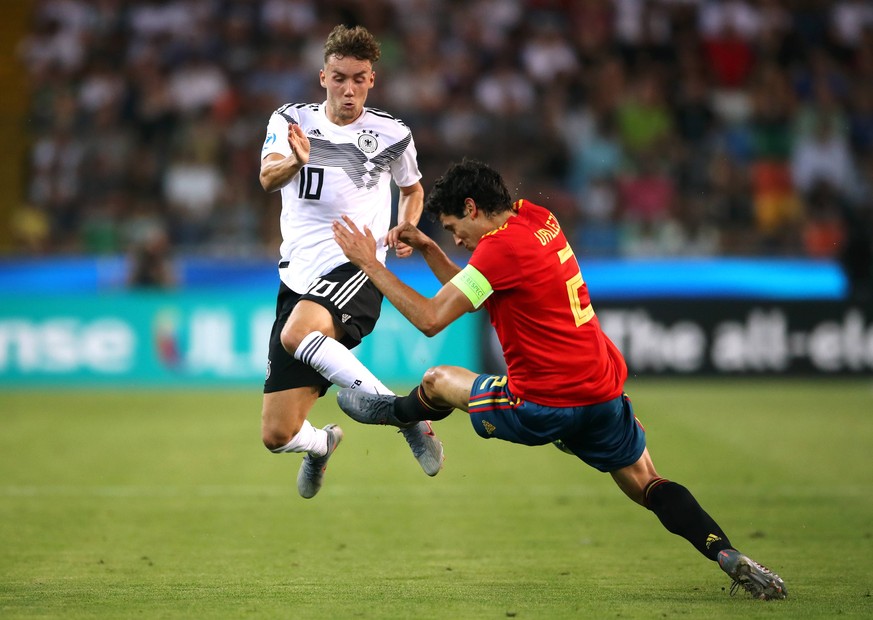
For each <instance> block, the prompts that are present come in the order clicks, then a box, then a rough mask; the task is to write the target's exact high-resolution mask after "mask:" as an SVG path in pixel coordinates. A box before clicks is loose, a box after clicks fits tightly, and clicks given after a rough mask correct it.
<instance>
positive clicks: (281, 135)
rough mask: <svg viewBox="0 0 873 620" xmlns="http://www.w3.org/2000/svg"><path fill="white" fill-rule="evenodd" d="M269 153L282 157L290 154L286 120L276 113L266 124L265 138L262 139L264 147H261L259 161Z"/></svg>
mask: <svg viewBox="0 0 873 620" xmlns="http://www.w3.org/2000/svg"><path fill="white" fill-rule="evenodd" d="M271 153H278V154H279V155H281V156H283V157H288V156H289V155H290V154H291V145H290V144H288V120H287V119H286V118H285V117H284V116H282V115H281V114H279V113H278V112H273V114H272V116H270V121H269V122H268V123H267V136H266V138H264V146H263V147H261V159H263V158H264V157H266V156H267V155H270V154H271Z"/></svg>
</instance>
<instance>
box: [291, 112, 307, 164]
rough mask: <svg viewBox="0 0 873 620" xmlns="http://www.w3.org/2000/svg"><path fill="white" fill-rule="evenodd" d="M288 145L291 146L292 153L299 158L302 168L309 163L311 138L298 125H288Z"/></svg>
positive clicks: (298, 161)
mask: <svg viewBox="0 0 873 620" xmlns="http://www.w3.org/2000/svg"><path fill="white" fill-rule="evenodd" d="M288 144H290V145H291V153H292V154H293V155H294V157H296V158H297V163H298V164H300V167H301V168H302V167H303V166H305V165H306V164H308V163H309V146H310V145H309V138H307V137H306V134H305V133H303V128H302V127H301V126H300V125H298V124H297V123H289V124H288Z"/></svg>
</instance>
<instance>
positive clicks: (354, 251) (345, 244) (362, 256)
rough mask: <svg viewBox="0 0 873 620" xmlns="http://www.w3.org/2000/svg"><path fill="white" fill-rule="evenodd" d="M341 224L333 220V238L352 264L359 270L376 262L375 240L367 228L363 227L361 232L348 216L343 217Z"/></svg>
mask: <svg viewBox="0 0 873 620" xmlns="http://www.w3.org/2000/svg"><path fill="white" fill-rule="evenodd" d="M342 217H343V222H345V225H343V222H339V221H337V220H334V222H333V224H331V228H332V229H333V238H334V239H335V240H336V242H337V245H339V246H340V249H341V250H342V251H343V254H345V255H346V258H348V259H349V260H350V261H351V262H352V264H354V265H355V266H356V267H360V268H361V269H365V268H366V267H367V265H369V264H371V263H373V262H378V261H377V259H376V238H375V237H374V236H373V233H372V232H371V231H370V229H369V228H367V227H366V226H364V231H363V232H361V231H360V230H359V229H358V227H357V226H356V225H355V223H354V222H353V221H352V219H351V218H350V217H349V216H348V215H343V216H342Z"/></svg>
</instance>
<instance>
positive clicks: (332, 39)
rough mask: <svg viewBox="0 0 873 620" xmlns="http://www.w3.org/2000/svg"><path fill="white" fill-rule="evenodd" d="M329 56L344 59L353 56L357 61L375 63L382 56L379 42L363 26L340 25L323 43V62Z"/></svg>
mask: <svg viewBox="0 0 873 620" xmlns="http://www.w3.org/2000/svg"><path fill="white" fill-rule="evenodd" d="M331 56H336V57H337V58H344V57H346V56H353V57H354V58H357V59H358V60H369V61H370V62H371V63H375V62H376V61H377V60H379V58H380V57H381V56H382V51H381V49H380V47H379V42H378V41H377V40H376V37H374V36H373V35H372V34H370V31H369V30H367V29H366V28H364V27H363V26H355V27H354V28H349V27H348V26H344V25H342V24H340V25H339V26H337V27H336V28H334V29H333V30H331V31H330V34H329V35H327V40H326V41H325V42H324V62H325V63H326V62H327V59H328V58H330V57H331Z"/></svg>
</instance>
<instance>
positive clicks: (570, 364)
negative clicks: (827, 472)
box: [333, 160, 787, 599]
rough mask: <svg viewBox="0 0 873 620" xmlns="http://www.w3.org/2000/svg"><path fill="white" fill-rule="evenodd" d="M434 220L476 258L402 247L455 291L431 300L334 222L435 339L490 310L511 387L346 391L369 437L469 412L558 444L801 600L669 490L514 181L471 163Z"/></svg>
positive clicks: (448, 384)
mask: <svg viewBox="0 0 873 620" xmlns="http://www.w3.org/2000/svg"><path fill="white" fill-rule="evenodd" d="M425 210H426V211H427V212H428V213H430V214H432V215H434V216H436V217H437V218H438V219H439V221H440V223H441V224H442V226H443V228H445V229H446V230H447V231H449V232H450V233H451V234H452V236H453V238H454V241H455V244H457V245H459V246H464V247H465V248H466V249H467V250H470V251H471V252H472V256H471V257H470V261H469V263H468V264H467V266H466V267H464V268H463V269H462V268H460V267H459V266H458V265H456V264H455V263H454V262H452V260H451V259H449V258H448V256H446V254H445V253H444V252H443V251H442V250H441V249H440V248H439V246H438V245H437V244H436V243H435V242H434V241H433V240H432V239H430V238H429V237H428V236H427V235H425V234H424V233H422V232H421V231H419V230H418V229H417V228H416V227H415V226H414V225H412V224H409V223H406V224H404V223H401V224H400V225H398V228H397V229H396V230H397V233H398V234H397V236H396V237H389V239H388V243H389V244H390V243H392V242H393V243H397V242H398V241H402V242H405V243H407V244H408V245H410V246H411V247H413V248H415V249H416V250H418V251H420V252H421V253H422V256H424V258H425V260H426V261H427V264H428V266H429V267H430V269H431V270H432V271H433V272H434V274H435V275H436V277H437V278H438V279H439V280H440V282H441V283H442V284H443V286H442V288H441V289H440V290H439V292H437V294H436V295H435V296H434V297H433V298H430V299H428V298H426V297H424V296H422V295H420V294H419V293H417V292H416V291H414V290H413V289H412V288H410V287H409V286H407V285H405V284H404V283H403V282H401V281H400V280H399V279H398V278H397V277H396V276H394V275H393V274H392V273H391V272H390V271H388V270H387V269H386V268H385V267H384V265H382V264H381V263H380V262H379V261H378V260H377V258H376V240H375V238H374V237H373V235H372V233H371V232H370V231H369V230H368V229H367V228H364V229H363V230H359V229H358V228H357V226H355V224H354V223H353V222H352V221H351V219H349V218H346V217H344V218H343V222H339V221H335V222H334V223H333V232H334V238H335V239H336V241H337V243H338V244H339V245H340V247H341V248H342V250H343V252H344V253H345V255H346V256H347V257H348V259H349V260H350V261H351V262H352V263H354V264H355V265H356V266H358V267H359V268H360V269H361V270H362V271H363V272H364V273H365V274H366V275H367V276H368V277H369V278H370V280H371V282H373V284H375V285H376V287H377V288H378V289H379V290H381V291H382V293H383V294H384V295H385V296H386V297H387V298H388V300H389V301H390V302H391V303H392V304H393V305H394V306H395V307H396V308H397V309H398V310H399V311H400V312H401V313H402V314H403V315H404V316H405V317H406V318H407V319H408V320H409V321H410V322H411V323H412V324H413V325H415V326H416V327H417V328H418V329H419V330H421V331H422V332H423V333H424V334H426V335H428V336H432V335H434V334H436V333H438V332H439V331H440V330H442V329H443V328H444V327H446V326H447V325H448V324H449V323H451V322H452V321H454V320H455V319H457V318H458V317H460V316H461V315H463V314H464V313H466V312H471V311H473V310H476V309H478V308H480V307H482V306H484V307H485V309H486V310H487V312H488V314H489V316H490V318H491V323H492V324H493V325H494V329H495V330H496V332H497V336H498V339H499V340H500V344H501V347H502V349H503V355H504V358H505V360H506V364H507V374H506V375H505V376H495V375H489V374H477V373H475V372H472V371H470V370H467V369H465V368H459V367H455V366H436V367H434V368H430V369H429V370H428V371H427V372H426V373H425V374H424V378H423V380H422V382H421V385H419V386H418V387H416V388H415V389H414V390H413V391H412V392H411V393H410V394H409V395H408V396H405V397H396V396H393V395H374V394H365V393H362V392H360V391H359V390H340V393H339V395H338V401H339V404H340V407H341V408H342V409H343V411H345V412H346V413H347V414H348V415H349V416H350V417H352V418H353V419H355V420H357V421H359V422H363V423H367V424H391V425H394V426H398V427H400V428H404V427H406V426H407V425H409V424H413V423H416V422H417V421H419V420H440V419H443V418H445V417H446V416H448V415H449V414H450V413H451V412H452V411H453V410H455V409H462V410H464V411H467V412H468V413H469V414H470V421H471V423H472V425H473V428H474V429H475V430H476V432H477V433H478V434H479V435H480V436H481V437H484V438H486V439H487V438H490V437H497V438H499V439H503V440H506V441H511V442H514V443H519V444H523V445H531V446H536V445H544V444H547V443H554V444H555V445H556V446H558V447H559V448H560V449H562V450H564V451H565V452H568V453H570V454H574V455H576V456H577V457H578V458H580V459H582V460H583V461H584V462H585V463H587V464H589V465H591V466H592V467H595V468H596V469H598V470H600V471H603V472H608V473H609V474H611V475H612V478H613V479H614V480H615V482H616V484H617V485H618V486H619V488H620V489H621V490H622V491H624V493H625V494H626V495H627V496H628V497H630V498H631V499H632V500H633V501H635V502H636V503H638V504H640V505H642V506H645V507H646V508H648V509H649V510H651V511H652V512H654V513H655V515H656V516H657V517H658V519H659V520H660V521H661V523H662V524H663V525H664V527H665V528H667V530H669V531H670V532H673V533H674V534H677V535H679V536H682V537H684V538H686V539H687V540H688V541H689V542H690V543H691V544H692V545H694V547H695V548H696V549H697V550H698V551H699V552H700V553H702V554H703V555H704V556H705V557H707V558H708V559H710V560H713V561H715V562H718V564H719V566H720V567H721V568H722V569H723V570H724V571H725V572H726V573H727V574H728V575H729V576H730V577H731V578H732V579H733V580H734V587H733V588H731V591H732V592H733V591H734V590H735V588H740V587H742V588H744V589H745V590H747V591H748V592H749V593H751V594H752V596H754V597H756V598H760V599H782V598H785V596H786V595H787V591H786V589H785V583H784V582H783V580H782V579H781V578H780V577H779V576H778V575H776V574H775V573H773V572H772V571H770V570H769V569H767V568H766V567H764V566H762V565H760V564H758V563H757V562H755V561H753V560H751V559H750V558H748V557H747V556H745V555H744V554H742V553H740V552H739V551H737V550H736V549H735V548H734V547H733V546H732V545H731V543H730V541H729V540H728V537H727V535H726V534H725V533H724V531H723V530H722V529H721V528H720V527H719V525H718V524H717V523H716V522H715V521H714V520H713V519H712V517H710V516H709V515H708V514H707V513H706V512H705V511H704V510H703V509H702V508H701V507H700V505H699V504H698V503H697V500H695V499H694V496H693V495H692V494H691V493H690V491H688V489H686V488H685V487H684V486H682V485H680V484H678V483H676V482H673V481H670V480H667V479H666V478H662V477H660V476H659V475H658V473H657V471H656V470H655V466H654V464H653V463H652V459H651V457H650V456H649V452H648V450H647V448H646V438H645V431H644V429H643V427H642V425H640V423H639V421H638V420H637V419H636V417H635V416H634V413H633V407H632V406H631V402H630V400H629V399H628V397H627V395H626V394H625V393H624V382H625V379H626V378H627V366H626V365H625V362H624V358H623V357H622V355H621V353H620V352H619V350H618V348H617V347H616V346H615V345H614V344H613V343H612V342H611V341H610V340H609V338H608V337H607V336H606V334H604V332H603V331H602V330H601V328H600V324H599V322H598V319H597V315H596V313H595V312H594V309H593V307H592V305H591V300H590V298H589V296H588V288H587V286H586V284H585V281H584V280H583V279H582V274H581V272H580V270H579V264H578V262H577V261H576V257H575V256H574V254H573V250H572V248H571V247H570V245H569V243H568V242H567V238H566V237H565V236H564V233H563V231H562V230H561V226H560V224H559V223H558V221H557V219H556V218H555V216H554V214H552V213H551V212H550V211H549V210H548V209H545V208H543V207H541V206H538V205H535V204H533V203H531V202H528V201H527V200H518V201H515V202H513V201H512V199H511V198H510V195H509V191H508V190H507V188H506V185H505V183H504V182H503V179H502V178H501V176H500V174H499V173H498V172H497V171H495V170H493V169H492V168H490V167H489V166H488V165H486V164H483V163H481V162H477V161H472V160H464V161H463V162H461V163H459V164H454V165H453V166H451V167H450V168H449V170H448V171H447V172H446V174H445V175H443V177H441V178H440V179H439V180H438V181H437V182H436V183H435V185H434V187H433V189H432V191H431V192H430V194H429V195H428V198H427V201H426V203H425Z"/></svg>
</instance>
